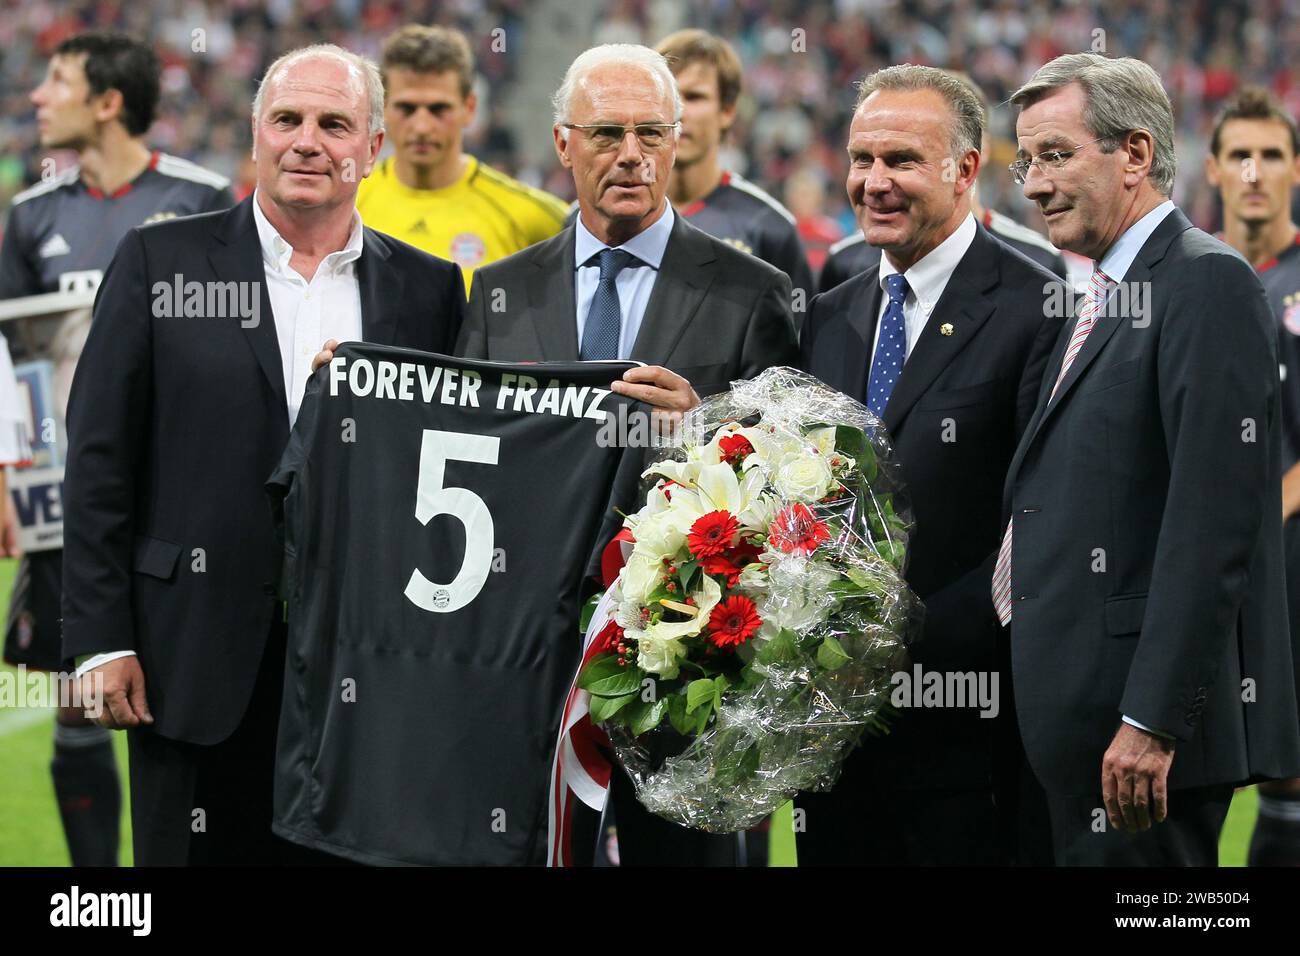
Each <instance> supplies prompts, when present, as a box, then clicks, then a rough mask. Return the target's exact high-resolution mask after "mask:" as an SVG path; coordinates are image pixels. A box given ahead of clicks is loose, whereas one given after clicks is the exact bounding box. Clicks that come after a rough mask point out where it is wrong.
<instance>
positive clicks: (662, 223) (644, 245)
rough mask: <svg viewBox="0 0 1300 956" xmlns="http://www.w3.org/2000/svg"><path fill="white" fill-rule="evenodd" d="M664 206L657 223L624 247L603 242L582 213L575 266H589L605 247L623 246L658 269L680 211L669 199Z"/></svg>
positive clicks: (575, 253) (620, 247) (616, 247)
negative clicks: (583, 221) (588, 263)
mask: <svg viewBox="0 0 1300 956" xmlns="http://www.w3.org/2000/svg"><path fill="white" fill-rule="evenodd" d="M664 205H665V206H667V207H668V208H667V209H665V210H664V214H663V215H662V216H660V217H659V218H658V219H657V220H655V223H654V225H652V226H651V227H650V228H649V229H645V230H642V231H641V232H639V233H637V234H636V235H635V236H633V237H632V238H631V239H629V240H628V241H627V242H625V243H623V245H621V246H607V245H605V243H603V242H601V241H600V240H599V239H597V238H596V237H595V236H593V235H592V234H591V232H590V231H589V230H588V229H587V227H586V226H584V225H583V224H582V214H581V213H579V214H578V218H577V220H576V222H577V226H578V228H577V230H576V245H575V246H574V256H573V259H574V268H577V269H581V268H582V267H583V266H584V265H586V263H587V260H588V259H590V258H591V257H592V256H594V255H595V254H596V253H598V252H600V250H602V249H610V248H614V249H622V250H623V251H625V252H630V253H631V254H632V255H634V256H636V257H637V258H638V259H639V260H641V261H642V262H644V263H645V264H646V265H648V266H650V267H652V268H654V269H658V268H659V264H660V263H661V262H663V261H664V252H665V250H667V248H668V237H669V236H671V235H672V232H673V220H674V218H675V216H676V214H675V213H674V212H673V204H672V203H670V202H669V201H668V200H667V199H666V198H665V199H664Z"/></svg>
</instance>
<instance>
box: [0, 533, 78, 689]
mask: <svg viewBox="0 0 1300 956" xmlns="http://www.w3.org/2000/svg"><path fill="white" fill-rule="evenodd" d="M62 601H63V551H62V549H55V550H53V551H33V552H32V553H31V554H24V555H23V556H22V558H21V559H20V560H19V562H18V574H17V575H16V576H15V578H14V590H13V595H12V596H11V597H10V599H9V620H8V622H7V624H6V626H5V653H4V658H5V662H6V663H9V664H14V665H17V664H25V665H26V666H27V667H30V668H39V669H41V670H47V671H62V670H64V669H65V668H64V662H63V626H62V624H63V609H62V607H61V605H62Z"/></svg>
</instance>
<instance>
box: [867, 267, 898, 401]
mask: <svg viewBox="0 0 1300 956" xmlns="http://www.w3.org/2000/svg"><path fill="white" fill-rule="evenodd" d="M885 289H886V291H887V292H888V293H889V305H888V306H886V307H885V314H884V316H883V317H882V318H881V320H880V338H879V340H878V341H877V342H876V356H875V358H873V359H872V360H871V379H870V383H869V384H868V385H867V408H869V409H871V411H872V412H873V413H874V414H875V416H876V417H877V418H881V419H883V418H884V417H885V406H886V405H888V404H889V396H890V395H892V394H894V384H895V383H896V382H897V381H898V373H899V372H901V371H903V359H905V358H906V357H907V330H906V329H905V328H904V325H903V300H904V299H906V298H907V280H906V279H904V278H903V276H902V274H900V273H897V272H895V273H894V274H893V275H888V276H885Z"/></svg>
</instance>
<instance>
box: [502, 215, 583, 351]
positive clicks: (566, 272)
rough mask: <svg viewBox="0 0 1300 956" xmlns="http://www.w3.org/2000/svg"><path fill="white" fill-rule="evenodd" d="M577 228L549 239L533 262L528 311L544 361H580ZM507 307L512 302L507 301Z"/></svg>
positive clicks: (569, 229)
mask: <svg viewBox="0 0 1300 956" xmlns="http://www.w3.org/2000/svg"><path fill="white" fill-rule="evenodd" d="M574 235H575V227H574V226H573V225H572V224H570V225H569V227H568V228H567V229H565V230H564V231H563V232H561V233H560V234H559V235H557V236H556V237H555V238H553V239H549V240H547V242H546V246H545V248H543V249H541V250H540V251H539V252H538V254H537V255H536V256H534V257H533V259H532V262H533V266H534V268H533V269H532V270H531V272H530V273H529V275H528V277H527V279H526V280H525V281H526V283H527V287H528V312H529V314H530V315H531V316H532V320H533V329H534V331H535V332H536V333H537V344H538V347H539V348H540V349H541V360H542V361H544V362H576V361H577V360H578V325H577V321H576V314H577V313H576V309H577V306H576V305H575V300H574V293H573V286H574V283H575V282H576V281H577V273H576V267H575V265H574V251H573V250H574V243H575V238H574ZM506 307H507V308H509V304H508V303H507V306H506Z"/></svg>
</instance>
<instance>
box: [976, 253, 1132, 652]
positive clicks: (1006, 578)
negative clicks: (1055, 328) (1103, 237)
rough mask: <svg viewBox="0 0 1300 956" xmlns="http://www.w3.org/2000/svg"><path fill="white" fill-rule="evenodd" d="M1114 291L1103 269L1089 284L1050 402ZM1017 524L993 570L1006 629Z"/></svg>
mask: <svg viewBox="0 0 1300 956" xmlns="http://www.w3.org/2000/svg"><path fill="white" fill-rule="evenodd" d="M1113 288H1115V280H1114V279H1112V278H1111V277H1110V276H1108V275H1106V273H1104V272H1102V271H1101V270H1100V269H1097V270H1096V271H1095V272H1093V274H1092V279H1091V280H1090V281H1089V283H1088V297H1087V299H1086V300H1085V301H1084V303H1083V308H1082V309H1080V310H1079V320H1078V321H1077V322H1076V323H1075V325H1074V334H1073V335H1071V336H1070V344H1069V345H1067V346H1066V347H1065V357H1064V358H1063V359H1061V371H1060V372H1059V373H1057V376H1056V382H1055V383H1053V385H1052V394H1051V395H1049V396H1048V399H1047V400H1048V402H1051V400H1052V399H1053V398H1055V397H1056V390H1057V389H1058V388H1060V387H1061V382H1063V381H1064V380H1065V373H1066V372H1068V371H1069V370H1070V366H1071V365H1073V364H1074V360H1075V359H1076V358H1078V357H1079V353H1080V352H1082V351H1083V343H1084V342H1086V341H1087V340H1088V333H1089V332H1091V331H1092V327H1093V326H1094V325H1096V324H1097V316H1098V315H1099V314H1100V313H1101V309H1102V306H1103V305H1104V304H1105V302H1106V299H1107V298H1108V297H1109V296H1110V292H1111V290H1112V289H1113ZM1014 524H1015V517H1014V516H1012V518H1011V520H1009V521H1008V522H1007V530H1006V533H1005V534H1003V535H1002V546H1001V547H1000V548H998V563H997V566H996V567H995V568H994V569H993V606H994V607H995V608H996V609H997V612H998V620H999V621H1001V622H1002V625H1003V626H1004V627H1005V626H1006V625H1007V624H1008V623H1010V621H1011V528H1012V526H1013V525H1014Z"/></svg>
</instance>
